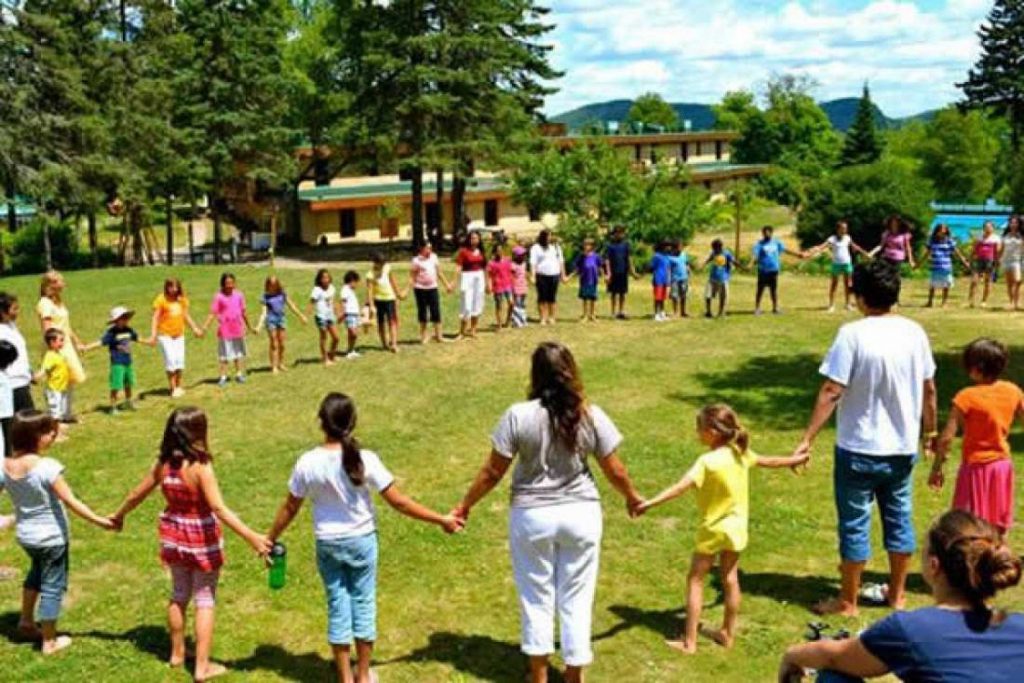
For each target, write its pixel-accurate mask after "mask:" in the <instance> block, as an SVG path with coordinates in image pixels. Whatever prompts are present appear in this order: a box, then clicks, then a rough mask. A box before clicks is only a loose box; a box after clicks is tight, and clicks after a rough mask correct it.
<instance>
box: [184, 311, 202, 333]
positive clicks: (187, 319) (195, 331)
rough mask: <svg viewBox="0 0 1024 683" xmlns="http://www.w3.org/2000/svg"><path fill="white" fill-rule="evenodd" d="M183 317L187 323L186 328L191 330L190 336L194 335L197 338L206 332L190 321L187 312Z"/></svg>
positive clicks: (190, 318)
mask: <svg viewBox="0 0 1024 683" xmlns="http://www.w3.org/2000/svg"><path fill="white" fill-rule="evenodd" d="M183 315H184V316H185V322H187V323H188V326H189V327H190V328H192V334H194V335H196V336H197V337H202V336H203V334H204V333H205V331H206V330H205V329H204V328H202V327H199V325H196V321H195V320H193V319H192V316H191V315H189V312H188V311H185V313H183Z"/></svg>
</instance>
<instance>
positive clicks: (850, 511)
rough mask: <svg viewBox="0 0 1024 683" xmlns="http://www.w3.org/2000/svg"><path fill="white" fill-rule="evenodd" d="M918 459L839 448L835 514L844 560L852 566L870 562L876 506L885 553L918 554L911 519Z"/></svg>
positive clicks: (834, 476) (837, 453)
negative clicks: (876, 505) (873, 513)
mask: <svg viewBox="0 0 1024 683" xmlns="http://www.w3.org/2000/svg"><path fill="white" fill-rule="evenodd" d="M916 460H917V456H916V455H892V456H877V455H862V454H860V453H853V452H851V451H847V450H844V449H842V448H839V447H838V446H837V447H836V461H835V469H834V471H833V480H834V484H835V501H836V514H837V517H838V521H839V555H840V556H841V557H842V558H843V559H844V560H847V561H849V562H866V561H867V560H868V559H869V558H870V557H871V505H872V503H873V502H874V501H875V500H877V501H878V509H879V512H881V515H882V536H883V539H884V542H885V549H886V550H887V551H889V552H891V553H908V554H909V553H913V552H914V551H915V550H916V548H917V541H916V538H915V536H914V520H913V515H912V509H913V505H912V501H913V482H914V478H913V474H914V462H915V461H916Z"/></svg>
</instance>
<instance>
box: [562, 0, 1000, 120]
mask: <svg viewBox="0 0 1024 683" xmlns="http://www.w3.org/2000/svg"><path fill="white" fill-rule="evenodd" d="M542 4H545V3H542ZM546 4H547V6H549V7H550V8H551V14H550V16H549V20H550V22H551V23H553V24H555V30H554V31H553V32H552V33H551V34H549V35H550V38H551V42H552V44H553V46H554V51H553V54H552V61H553V62H554V64H555V66H556V67H558V68H559V69H561V70H563V71H565V72H566V73H565V76H564V77H563V78H562V79H561V80H560V81H559V82H558V83H557V85H558V87H559V88H560V91H559V92H558V93H557V94H555V95H553V96H552V97H550V98H549V99H548V102H547V106H546V107H545V110H546V111H547V113H549V114H557V113H560V112H563V111H566V110H568V109H572V108H574V107H578V106H581V105H584V104H588V103H591V102H599V101H604V100H609V99H618V98H633V97H636V96H637V95H639V94H641V93H643V92H647V91H654V92H658V93H661V94H662V95H663V96H664V97H665V98H666V99H668V100H670V101H673V102H706V103H712V102H716V101H718V100H719V99H721V97H722V94H723V93H725V92H727V91H729V90H735V89H740V88H745V89H753V90H755V91H757V90H758V89H759V86H760V85H761V84H763V83H764V81H765V80H766V79H767V78H768V77H769V76H770V75H771V74H772V73H785V72H796V73H802V74H807V75H809V76H811V77H812V78H814V79H815V80H816V81H817V82H818V84H819V87H818V89H817V91H816V92H815V95H816V96H817V97H818V98H819V99H822V100H826V99H832V98H836V97H846V96H856V95H859V94H860V89H861V86H862V84H863V83H864V81H868V82H870V85H871V91H872V96H873V97H874V99H875V101H876V103H877V104H878V105H879V106H880V107H881V108H882V110H883V111H885V113H886V114H888V115H890V116H905V115H908V114H914V113H918V112H920V111H923V110H926V109H932V108H935V107H940V106H942V105H944V104H948V103H950V102H953V101H955V100H956V99H957V98H958V91H957V89H956V88H955V86H954V83H956V82H958V81H961V80H963V79H964V77H965V75H966V73H967V69H968V68H970V66H971V64H973V62H974V60H975V58H976V56H977V54H978V41H977V38H976V36H975V31H976V30H977V28H978V26H979V25H980V24H981V22H982V21H983V20H984V18H985V15H986V14H987V13H988V11H989V9H990V8H991V6H992V2H991V0H774V1H773V0H548V2H547V3H546Z"/></svg>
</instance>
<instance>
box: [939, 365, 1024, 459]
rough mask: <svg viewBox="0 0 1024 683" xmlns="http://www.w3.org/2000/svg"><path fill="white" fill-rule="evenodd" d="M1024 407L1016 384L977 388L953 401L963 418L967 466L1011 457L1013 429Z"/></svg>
mask: <svg viewBox="0 0 1024 683" xmlns="http://www.w3.org/2000/svg"><path fill="white" fill-rule="evenodd" d="M1022 403H1024V393H1022V392H1021V389H1020V387H1018V386H1017V385H1016V384H1014V383H1013V382H1005V381H1002V380H1000V381H998V382H993V383H992V384H976V385H975V386H973V387H968V388H967V389H964V390H962V391H961V392H960V393H958V394H957V395H956V396H955V397H954V398H953V405H954V406H955V407H956V408H957V409H958V410H959V411H960V412H961V413H963V415H964V440H963V457H964V462H966V463H985V462H992V461H993V460H999V459H1000V458H1009V457H1010V442H1009V439H1008V437H1009V435H1010V428H1011V427H1013V420H1014V418H1015V417H1016V416H1017V411H1018V410H1019V409H1020V408H1021V404H1022Z"/></svg>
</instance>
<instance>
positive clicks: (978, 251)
mask: <svg viewBox="0 0 1024 683" xmlns="http://www.w3.org/2000/svg"><path fill="white" fill-rule="evenodd" d="M999 242H1000V240H999V238H998V237H997V236H995V235H989V236H988V237H986V238H984V239H980V240H978V241H977V242H975V243H974V258H976V259H978V260H979V261H995V260H996V254H997V253H998V252H999Z"/></svg>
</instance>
